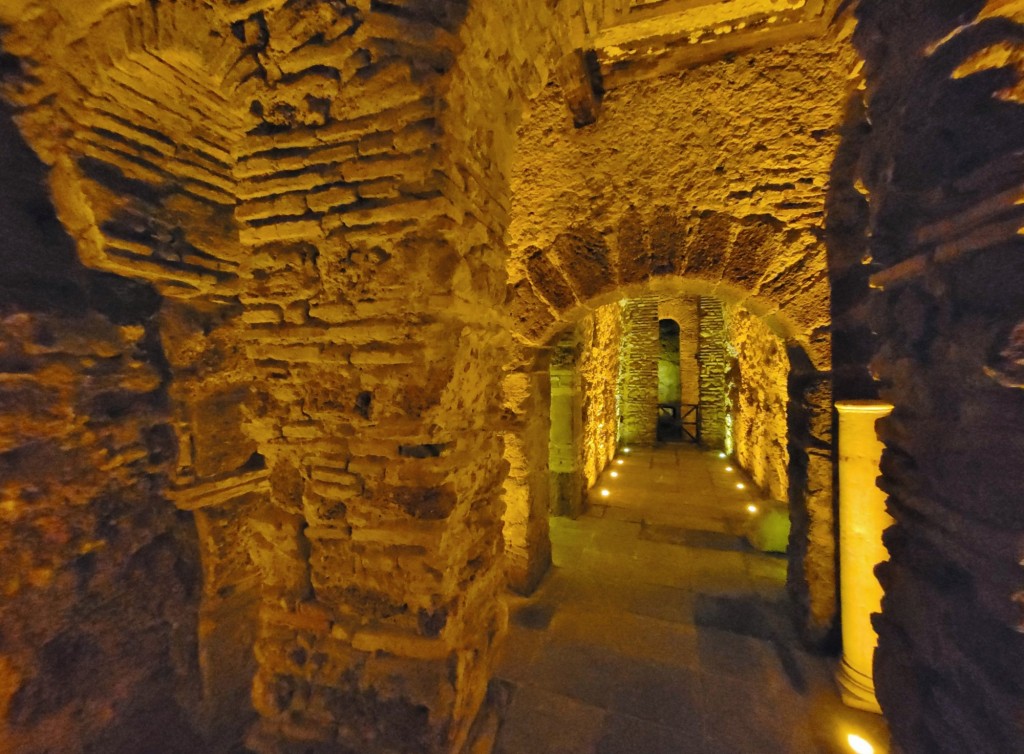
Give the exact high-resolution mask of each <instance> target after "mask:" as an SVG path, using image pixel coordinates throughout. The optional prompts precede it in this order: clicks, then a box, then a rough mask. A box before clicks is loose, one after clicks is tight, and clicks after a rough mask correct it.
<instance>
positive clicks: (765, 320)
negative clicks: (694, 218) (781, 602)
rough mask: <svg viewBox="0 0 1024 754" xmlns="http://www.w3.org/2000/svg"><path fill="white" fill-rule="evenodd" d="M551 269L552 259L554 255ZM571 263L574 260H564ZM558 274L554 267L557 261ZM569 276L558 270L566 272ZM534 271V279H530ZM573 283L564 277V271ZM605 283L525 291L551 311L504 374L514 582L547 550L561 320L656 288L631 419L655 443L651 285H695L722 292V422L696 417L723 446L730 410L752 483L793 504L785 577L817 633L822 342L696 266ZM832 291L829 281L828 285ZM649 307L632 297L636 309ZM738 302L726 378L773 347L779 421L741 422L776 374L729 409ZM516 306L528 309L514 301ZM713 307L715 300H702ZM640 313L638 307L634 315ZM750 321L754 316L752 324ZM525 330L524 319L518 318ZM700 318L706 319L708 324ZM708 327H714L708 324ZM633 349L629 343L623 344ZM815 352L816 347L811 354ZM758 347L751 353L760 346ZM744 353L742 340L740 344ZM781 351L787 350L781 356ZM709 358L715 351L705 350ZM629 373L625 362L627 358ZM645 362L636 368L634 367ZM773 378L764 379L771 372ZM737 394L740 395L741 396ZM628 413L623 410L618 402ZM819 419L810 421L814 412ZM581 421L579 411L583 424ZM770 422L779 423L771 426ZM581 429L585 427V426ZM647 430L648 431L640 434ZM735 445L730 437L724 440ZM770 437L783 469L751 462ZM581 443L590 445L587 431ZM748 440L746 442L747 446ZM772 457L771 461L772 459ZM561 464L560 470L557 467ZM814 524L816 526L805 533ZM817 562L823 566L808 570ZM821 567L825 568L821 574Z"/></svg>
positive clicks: (534, 572)
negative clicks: (559, 292) (812, 462)
mask: <svg viewBox="0 0 1024 754" xmlns="http://www.w3.org/2000/svg"><path fill="white" fill-rule="evenodd" d="M551 269H555V268H554V267H553V266H552V268H551ZM570 269H571V267H570ZM559 275H560V273H559ZM565 280H566V279H565V278H562V281H563V282H565ZM527 282H530V281H527ZM566 286H567V287H568V283H567V282H566ZM604 287H605V289H606V290H604V291H603V292H602V293H599V294H597V295H594V296H591V297H589V298H585V297H583V298H582V300H583V301H584V302H585V303H579V302H578V299H576V298H575V297H574V298H573V300H572V303H571V305H569V306H566V308H565V309H564V310H558V309H556V308H555V307H554V306H551V307H550V308H548V305H547V299H543V298H542V295H541V294H540V292H539V291H537V290H536V289H535V288H533V286H532V284H531V286H530V289H529V292H531V293H533V295H534V298H533V303H534V304H535V305H536V304H537V303H540V302H543V305H544V306H545V310H546V311H547V312H548V314H549V319H548V321H547V322H546V323H545V325H544V326H543V328H541V329H539V330H537V329H535V330H533V331H532V332H533V333H534V335H532V336H529V335H527V336H526V338H524V339H523V340H534V341H535V342H536V341H537V340H539V341H540V342H537V343H536V345H529V344H528V343H523V344H522V347H521V349H520V350H519V353H518V356H519V357H520V358H521V359H522V361H520V362H519V365H518V366H517V367H515V368H513V369H510V371H509V372H508V374H507V375H506V379H505V385H506V391H507V392H506V400H507V403H506V405H507V406H513V405H514V406H516V407H517V408H518V409H519V412H517V413H518V416H517V418H518V420H519V421H517V423H516V428H517V431H516V432H511V433H509V434H508V435H507V436H506V459H507V460H508V461H509V463H510V466H511V473H510V476H509V478H508V480H507V481H506V485H505V497H506V514H505V539H506V546H507V549H508V552H509V554H510V555H511V573H510V577H511V583H512V585H513V588H516V589H518V590H520V591H524V592H528V591H530V590H531V589H532V588H533V587H534V586H535V585H536V583H537V582H538V581H539V579H540V578H541V577H542V576H543V573H544V571H545V570H546V568H547V566H548V564H549V562H550V557H551V549H550V547H551V546H550V540H549V536H548V523H547V515H548V512H549V510H550V505H549V494H550V487H549V485H548V484H546V482H547V477H548V473H549V470H548V461H549V455H548V445H547V443H546V442H545V440H546V439H547V433H548V430H549V420H548V410H549V409H548V407H549V406H550V404H549V403H548V396H549V395H550V394H551V393H550V389H551V388H550V380H551V371H550V364H551V358H552V354H554V353H556V352H557V348H556V345H557V344H558V343H559V341H560V340H561V341H562V342H563V343H564V336H563V333H564V332H565V331H566V329H567V328H570V327H576V326H577V323H578V322H580V321H583V320H586V319H588V318H591V319H592V318H595V317H597V316H601V315H600V313H601V312H602V310H606V309H607V307H608V306H609V305H618V304H617V302H619V301H620V300H623V299H625V300H631V299H632V300H634V301H636V300H643V298H644V297H645V296H647V297H652V296H653V300H649V301H648V303H647V310H648V311H647V315H646V317H645V318H646V320H647V321H648V322H647V323H648V325H649V327H648V329H647V333H648V337H647V340H648V341H649V347H650V349H651V350H650V351H649V352H648V353H649V355H650V356H651V357H652V358H650V359H649V360H648V366H647V369H648V372H649V373H648V374H647V375H646V378H645V379H644V380H643V383H644V385H645V386H646V387H645V388H644V389H646V391H647V400H646V403H644V402H643V401H638V404H637V405H646V406H647V407H648V413H649V416H648V418H647V420H646V421H637V422H636V423H635V424H636V426H637V427H643V426H646V427H647V428H648V431H647V438H646V442H650V443H653V442H654V440H655V427H656V414H657V397H658V396H657V361H656V349H657V345H658V306H657V300H658V297H662V298H666V299H671V298H673V297H678V296H696V297H698V299H699V300H701V301H704V300H705V299H706V300H707V302H708V303H706V304H705V306H706V307H708V308H709V309H710V308H711V307H710V302H712V301H720V302H721V303H719V304H718V315H717V319H715V318H713V317H710V316H709V317H707V320H708V321H712V320H713V321H715V322H717V325H716V327H717V331H718V333H719V334H718V337H719V338H720V339H721V340H720V343H719V344H718V346H719V354H718V356H717V363H716V365H715V366H716V368H717V369H719V370H720V372H721V377H722V379H721V381H720V383H719V384H720V386H721V391H722V396H721V399H722V400H721V415H720V421H719V423H718V427H719V430H718V434H717V435H716V433H715V431H713V427H714V426H715V425H714V424H712V423H711V421H710V417H713V416H714V412H712V411H707V412H705V413H704V416H703V418H702V426H703V427H704V428H705V431H704V441H705V445H706V446H708V447H714V448H723V449H724V448H725V447H726V444H727V442H730V440H729V438H730V432H734V430H730V428H729V422H728V421H727V418H726V417H729V416H733V417H737V418H736V419H734V420H733V421H734V424H736V426H739V427H740V428H741V431H742V432H743V433H744V434H743V436H742V438H741V444H742V445H743V447H744V457H745V458H746V459H747V462H748V464H749V465H750V467H751V471H753V472H754V473H756V474H757V477H756V481H757V484H758V485H761V486H763V487H764V488H765V490H766V491H767V493H768V494H769V495H770V496H772V497H775V496H777V497H778V498H779V499H780V500H781V501H782V502H783V503H784V505H785V506H787V507H788V509H789V512H790V518H791V521H792V533H791V546H790V566H789V570H788V586H789V590H790V593H791V595H792V596H793V597H794V598H795V599H796V603H797V609H798V611H799V612H800V615H801V619H802V621H803V627H804V629H805V630H806V631H807V633H808V634H809V635H812V636H813V635H814V634H815V632H816V631H817V632H819V637H820V633H821V632H823V631H827V630H828V629H827V628H825V627H823V625H822V623H821V622H820V621H821V615H826V616H828V617H827V619H826V620H825V621H824V623H826V624H827V623H828V622H829V621H831V619H832V616H833V615H834V602H835V599H836V595H835V584H834V570H831V571H825V572H822V571H821V570H820V569H821V567H822V566H823V565H826V566H831V564H832V562H833V560H834V557H835V550H834V548H835V542H834V538H833V535H832V532H831V530H830V527H829V530H827V531H823V530H822V527H821V522H822V521H823V520H824V521H828V522H831V516H832V494H831V488H830V486H828V485H826V486H825V487H824V488H821V487H818V486H817V485H816V484H813V485H812V484H808V475H807V469H808V458H809V456H811V454H812V453H813V454H816V455H817V454H818V453H819V452H820V450H821V446H820V445H819V444H818V442H817V441H816V440H813V439H809V438H813V437H814V435H815V433H819V432H820V431H821V428H822V417H828V421H829V423H830V421H831V404H830V401H831V392H830V390H829V386H830V381H829V375H828V373H827V372H826V371H822V370H819V369H817V368H816V367H815V366H814V358H815V357H817V358H821V356H822V354H821V353H820V352H819V353H814V351H813V349H814V346H812V345H810V344H809V343H808V341H807V340H806V339H804V338H801V337H800V336H799V335H798V334H797V332H798V331H797V330H796V329H795V328H794V327H793V323H792V322H790V321H788V319H787V318H786V316H785V315H780V314H779V312H778V311H777V310H776V311H774V312H773V309H774V307H772V306H771V304H770V302H766V301H764V300H759V298H758V297H757V296H751V295H749V294H746V293H745V292H743V291H742V290H741V289H739V288H738V287H737V286H735V285H729V284H723V283H722V281H721V280H719V281H718V282H717V284H709V282H708V281H707V280H702V279H701V278H699V277H696V276H693V277H690V276H686V275H679V274H675V275H673V274H668V275H651V276H650V277H649V279H648V280H647V281H645V282H637V283H630V284H626V285H621V284H620V285H618V286H614V287H613V286H610V285H605V286H604ZM524 288H525V284H521V286H520V291H523V289H524ZM826 295H827V292H826ZM643 309H644V307H642V306H641V307H639V310H640V311H643ZM726 309H728V310H729V311H733V312H735V315H734V316H733V318H732V319H733V321H734V324H733V328H734V330H735V334H736V337H737V338H739V339H745V340H744V341H743V342H744V343H745V345H744V348H743V354H744V355H743V357H742V358H734V359H733V362H734V363H733V364H732V365H731V371H732V380H733V383H734V384H736V385H737V386H739V385H740V384H742V383H741V380H742V375H743V374H744V372H746V373H747V374H749V370H750V369H751V365H752V364H754V363H763V362H765V360H766V359H765V355H766V354H768V356H769V358H768V359H767V360H768V361H772V360H773V359H774V361H776V362H779V363H781V364H783V365H784V366H783V378H782V382H781V385H782V387H781V390H782V394H781V395H780V396H777V397H775V398H774V399H773V400H774V405H775V406H776V407H777V406H779V405H782V406H783V408H784V410H783V411H782V413H781V415H779V416H777V417H774V418H776V419H779V418H781V420H782V421H781V424H778V423H777V424H776V425H775V427H774V428H765V427H763V422H760V421H759V420H758V421H757V422H756V423H757V424H758V426H759V427H760V429H759V430H758V431H754V430H753V429H752V428H751V427H749V426H748V425H749V424H750V423H751V421H750V420H751V418H753V417H752V413H751V411H752V410H753V409H752V404H753V403H754V402H756V398H755V399H752V398H751V397H750V396H751V395H754V396H756V395H757V394H758V393H759V392H760V393H761V394H764V392H765V390H766V389H768V388H769V387H770V384H771V385H774V386H780V381H779V378H778V375H774V376H773V377H772V378H771V379H769V378H768V377H767V376H766V375H762V378H763V384H758V383H757V381H756V380H755V381H751V380H747V383H748V384H747V390H746V392H744V391H743V390H742V389H740V390H739V391H738V395H737V396H734V402H733V407H732V410H731V412H730V409H729V396H728V395H727V392H728V389H727V385H728V384H729V383H728V378H729V372H730V360H729V356H728V346H727V344H726V340H725V339H726V325H725V316H724V312H725V311H726ZM520 311H521V312H523V311H527V310H525V309H520ZM636 311H637V307H632V311H630V307H628V306H627V307H624V308H623V312H624V314H623V315H622V331H623V339H622V340H623V343H627V342H628V340H629V338H628V335H626V334H627V333H629V332H630V330H631V328H630V321H629V320H630V318H631V317H633V316H637V315H636ZM709 313H710V312H709ZM640 316H643V315H640ZM755 323H756V327H755ZM521 324H523V325H526V326H527V327H526V329H525V330H524V331H521V333H522V332H527V331H529V328H528V325H529V322H528V320H527V321H522V320H521ZM705 329H706V328H705ZM706 335H707V336H709V338H710V336H711V335H712V333H710V332H708V333H706ZM768 343H770V344H771V349H773V350H772V351H771V352H770V353H769V352H768V351H765V352H762V350H761V349H763V348H766V346H767V344H768ZM627 351H628V346H626V347H625V348H624V350H622V351H620V353H625V352H627ZM812 353H814V357H812V355H811V354H812ZM755 354H756V355H755ZM735 355H736V356H737V357H738V356H739V352H738V351H737V352H736V354H735ZM783 357H784V358H783ZM708 361H709V362H710V359H709V360H708ZM711 366H712V365H711V364H710V363H708V364H702V368H705V367H707V368H710V367H711ZM626 371H627V373H628V372H629V370H626ZM641 371H642V370H641ZM769 383H770V384H769ZM629 390H630V388H629V386H623V385H622V384H620V385H619V395H618V401H619V407H620V411H621V407H622V404H623V403H624V402H625V401H627V400H628V398H627V397H626V395H627V394H628V393H629ZM744 395H745V396H746V397H744ZM622 415H623V417H625V414H622ZM815 422H817V424H815ZM584 424H585V422H584V420H583V418H582V417H581V419H580V426H581V427H583V425H584ZM772 429H774V433H775V435H774V436H773V432H772ZM624 431H625V432H627V433H628V432H629V431H630V430H629V425H628V423H627V420H626V419H625V418H624V419H623V422H622V425H621V426H620V427H619V429H618V435H619V437H620V439H621V438H623V437H624V435H623V432H624ZM582 432H583V434H584V435H585V434H586V430H585V429H582ZM625 436H626V437H627V438H628V441H629V442H636V441H637V437H636V436H629V435H625ZM640 441H641V442H644V440H643V439H640ZM731 442H732V444H733V446H735V437H734V436H733V437H732V440H731ZM765 443H771V444H773V445H774V446H775V447H776V448H781V449H782V450H783V451H784V452H782V453H780V454H779V455H780V456H781V457H782V458H783V459H784V460H782V461H781V464H782V468H783V469H784V473H783V474H775V475H773V474H772V473H771V470H770V469H767V468H761V467H759V466H758V465H757V464H756V463H752V462H750V459H753V458H754V456H755V454H757V453H763V452H764V447H765ZM581 444H583V445H585V444H586V441H585V440H584V441H583V442H582V443H581ZM748 446H749V449H748ZM821 455H823V456H824V457H823V458H821V457H820V456H819V460H820V461H822V462H823V465H824V469H821V468H819V469H818V471H819V473H822V477H821V478H824V479H827V480H830V479H831V458H830V456H829V455H828V453H827V451H826V452H825V453H823V454H821ZM778 467H779V464H778V463H776V464H775V468H776V469H778ZM562 473H566V472H565V470H563V472H562ZM583 479H584V477H583V476H582V474H579V475H577V479H576V481H575V482H574V483H575V484H576V485H577V486H582V485H583V484H584V482H583ZM812 530H813V533H812ZM815 569H819V570H815ZM823 576H824V577H823ZM812 604H814V605H816V606H817V609H818V610H819V613H818V617H813V613H812V612H811V611H810V609H809V606H810V605H812Z"/></svg>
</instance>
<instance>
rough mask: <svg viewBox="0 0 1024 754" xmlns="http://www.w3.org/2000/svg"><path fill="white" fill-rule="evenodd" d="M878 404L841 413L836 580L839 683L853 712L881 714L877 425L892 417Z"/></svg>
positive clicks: (847, 405)
mask: <svg viewBox="0 0 1024 754" xmlns="http://www.w3.org/2000/svg"><path fill="white" fill-rule="evenodd" d="M892 408H893V407H892V405H890V404H888V403H884V402H882V401H841V402H838V403H836V409H837V410H838V411H839V579H840V595H841V600H842V631H843V658H842V663H841V664H840V666H839V672H838V681H839V689H840V693H841V695H842V698H843V701H844V702H845V703H846V704H848V705H849V706H851V707H857V708H859V709H865V710H869V711H871V712H881V709H880V708H879V706H878V700H877V699H876V698H875V683H874V678H873V671H872V663H873V660H874V654H875V646H876V645H877V643H878V637H877V636H876V634H875V631H874V628H873V627H872V626H871V613H873V612H878V611H879V610H880V609H881V603H882V586H881V585H880V584H879V583H878V579H877V578H875V573H874V569H875V566H876V565H878V564H879V563H880V562H882V561H883V560H886V559H887V558H888V554H887V553H886V551H885V546H884V545H883V544H882V531H883V530H884V529H885V528H886V527H888V526H889V525H890V524H892V523H893V521H892V518H890V516H889V514H888V513H887V512H886V510H885V493H884V492H882V490H880V489H879V488H878V485H877V484H876V483H875V479H876V477H877V476H878V474H879V468H878V465H879V462H880V460H881V457H882V443H881V441H880V440H879V439H878V435H877V434H876V432H875V422H876V421H877V420H878V419H881V418H882V417H884V416H887V415H888V414H889V412H890V411H892Z"/></svg>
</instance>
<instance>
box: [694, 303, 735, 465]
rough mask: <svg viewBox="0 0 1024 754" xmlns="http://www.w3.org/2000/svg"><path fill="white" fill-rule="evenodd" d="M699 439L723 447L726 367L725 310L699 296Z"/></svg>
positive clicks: (718, 304)
mask: <svg viewBox="0 0 1024 754" xmlns="http://www.w3.org/2000/svg"><path fill="white" fill-rule="evenodd" d="M698 311H699V325H698V328H699V330H698V340H697V361H698V362H699V370H700V374H699V393H700V395H699V398H700V441H701V444H702V445H704V446H705V447H708V448H723V447H725V448H726V450H728V451H730V452H731V451H732V448H731V447H727V446H726V436H727V432H726V426H725V419H726V415H727V413H728V412H727V410H726V400H725V399H726V395H725V373H726V371H727V369H728V365H727V356H728V353H727V351H726V345H725V313H724V311H723V309H722V302H721V301H719V300H718V299H714V298H709V297H707V296H701V297H700V299H699V302H698Z"/></svg>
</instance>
